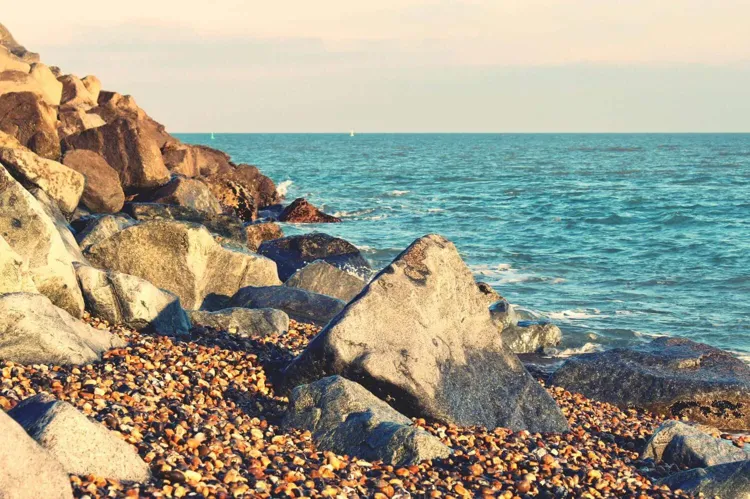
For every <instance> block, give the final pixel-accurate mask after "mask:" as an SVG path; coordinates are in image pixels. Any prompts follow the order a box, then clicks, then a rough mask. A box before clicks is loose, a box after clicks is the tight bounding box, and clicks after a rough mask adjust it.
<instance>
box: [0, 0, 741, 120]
mask: <svg viewBox="0 0 750 499" xmlns="http://www.w3.org/2000/svg"><path fill="white" fill-rule="evenodd" d="M32 5H33V13H30V9H32V7H31V6H32ZM0 22H2V23H4V24H5V25H6V26H7V27H8V28H9V29H10V30H11V32H12V33H13V34H14V35H15V37H16V39H17V40H18V41H19V42H20V43H22V44H24V45H26V47H27V48H28V49H30V50H34V51H37V52H40V53H41V55H42V60H43V61H44V62H46V63H47V64H50V65H57V66H60V67H61V68H62V69H63V71H65V72H71V73H74V74H78V75H80V76H84V75H85V74H89V73H91V74H95V75H97V76H98V77H99V78H100V79H101V80H102V82H103V84H104V87H105V88H106V89H109V90H116V91H119V92H121V93H130V94H132V95H133V96H135V98H136V100H137V102H138V103H139V104H140V105H141V106H142V107H143V108H144V109H145V110H146V111H147V112H148V113H149V114H151V115H152V116H153V117H154V118H155V119H157V120H159V121H161V122H163V123H164V124H165V125H167V128H168V129H169V130H170V131H172V132H192V131H195V132H210V131H213V132H217V133H218V132H341V131H348V130H349V129H351V128H354V129H356V130H358V131H360V132H660V131H664V132H690V131H696V132H700V131H716V132H722V131H738V132H750V1H749V0H713V1H708V0H577V1H572V0H566V1H563V0H517V1H516V0H513V1H507V0H379V1H378V2H363V1H357V0H347V1H343V0H318V1H315V2H311V1H309V0H308V1H294V2H291V1H278V0H277V1H272V2H269V1H268V0H266V1H263V2H258V1H242V0H213V1H212V0H200V1H196V0H182V1H176V0H128V1H127V2H121V1H117V2H115V1H111V2H98V3H96V4H92V3H91V2H89V1H86V2H83V1H79V0H67V1H64V2H61V1H59V0H36V1H34V2H32V3H31V4H29V3H26V4H21V3H20V2H14V1H13V0H0Z"/></svg>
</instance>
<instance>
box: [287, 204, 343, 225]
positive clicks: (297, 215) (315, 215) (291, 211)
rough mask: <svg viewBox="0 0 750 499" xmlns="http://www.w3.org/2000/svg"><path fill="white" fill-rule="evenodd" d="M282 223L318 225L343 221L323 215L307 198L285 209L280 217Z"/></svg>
mask: <svg viewBox="0 0 750 499" xmlns="http://www.w3.org/2000/svg"><path fill="white" fill-rule="evenodd" d="M279 221H280V222H291V223H305V224H316V223H318V224H319V223H338V222H341V219H340V218H338V217H334V216H333V215H328V214H327V213H323V212H322V211H320V210H319V209H318V208H316V207H315V206H313V205H312V204H310V203H309V202H308V201H307V200H306V199H305V198H297V199H295V200H294V201H292V203H291V204H290V205H289V206H287V207H286V208H284V211H282V212H281V215H279Z"/></svg>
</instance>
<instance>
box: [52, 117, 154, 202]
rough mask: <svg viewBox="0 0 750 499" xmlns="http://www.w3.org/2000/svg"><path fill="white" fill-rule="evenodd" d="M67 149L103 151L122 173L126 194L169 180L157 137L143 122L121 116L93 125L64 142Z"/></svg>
mask: <svg viewBox="0 0 750 499" xmlns="http://www.w3.org/2000/svg"><path fill="white" fill-rule="evenodd" d="M63 144H64V147H65V149H66V151H67V150H71V149H87V150H89V151H94V152H96V153H99V154H100V155H101V156H102V157H103V158H104V159H105V161H106V162H107V164H109V165H110V166H111V167H112V168H114V169H115V170H117V172H118V173H119V175H120V184H121V185H122V187H123V189H124V190H125V192H126V193H131V192H138V191H140V190H144V189H153V188H155V187H159V186H161V185H164V184H166V183H167V182H169V171H168V170H167V168H166V167H165V166H164V161H163V160H162V158H161V151H160V150H159V146H158V143H157V141H156V139H155V138H154V137H153V136H152V135H150V134H149V133H148V130H147V129H145V128H144V126H143V122H141V121H135V120H129V119H124V118H123V119H118V120H115V121H113V122H112V123H109V124H107V125H104V126H100V127H97V128H91V129H89V130H85V131H83V132H81V133H78V134H76V135H71V136H69V137H67V138H66V139H65V140H64V141H63Z"/></svg>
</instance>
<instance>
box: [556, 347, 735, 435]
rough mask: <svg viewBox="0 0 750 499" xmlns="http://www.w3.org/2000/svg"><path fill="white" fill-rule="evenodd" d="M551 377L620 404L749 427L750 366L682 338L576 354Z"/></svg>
mask: <svg viewBox="0 0 750 499" xmlns="http://www.w3.org/2000/svg"><path fill="white" fill-rule="evenodd" d="M603 372H606V373H608V375H607V376H602V375H601V373H603ZM551 382H552V384H555V385H559V386H562V387H565V388H567V389H569V390H571V391H576V392H579V393H583V394H584V395H586V396H588V397H591V398H594V399H598V400H602V401H604V402H610V403H613V404H616V405H618V406H620V407H642V408H645V409H648V410H650V411H653V412H655V413H657V414H663V415H668V416H677V417H680V418H687V419H689V420H692V421H696V422H699V423H705V424H709V425H712V426H716V427H718V428H721V429H725V430H733V429H734V430H740V429H747V428H750V366H748V365H747V364H745V363H744V362H742V361H741V360H739V359H737V358H736V357H734V356H733V355H732V354H730V353H728V352H725V351H723V350H719V349H718V348H713V347H710V346H708V345H704V344H702V343H696V342H694V341H690V340H688V339H684V338H668V337H662V338H657V339H655V340H653V341H651V342H650V343H648V344H645V345H639V346H636V347H632V348H615V349H613V350H609V351H606V352H601V353H590V354H584V355H580V356H578V357H574V358H571V359H569V360H568V361H567V362H566V363H565V364H564V365H563V366H562V367H561V368H560V369H559V370H558V371H557V372H556V373H555V374H554V376H553V378H552V380H551Z"/></svg>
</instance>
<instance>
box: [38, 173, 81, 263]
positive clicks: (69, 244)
mask: <svg viewBox="0 0 750 499" xmlns="http://www.w3.org/2000/svg"><path fill="white" fill-rule="evenodd" d="M29 192H30V193H31V195H32V196H34V198H36V200H37V201H39V204H40V205H41V206H42V208H43V209H44V213H46V214H47V216H48V217H49V219H50V220H52V223H53V224H54V225H55V229H56V230H57V233H58V234H59V235H60V239H62V242H63V245H64V246H65V250H66V251H67V252H68V255H69V256H70V260H71V261H72V262H73V263H74V264H75V263H87V262H86V258H85V257H84V256H83V253H82V252H81V248H80V247H79V246H78V242H77V241H76V237H75V236H74V235H73V228H72V227H71V226H70V224H69V223H68V219H67V218H66V217H65V215H63V213H62V211H60V208H58V206H57V203H56V202H55V201H54V200H53V199H52V198H50V197H49V195H47V193H46V192H44V191H43V190H41V189H38V188H34V189H30V190H29Z"/></svg>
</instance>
